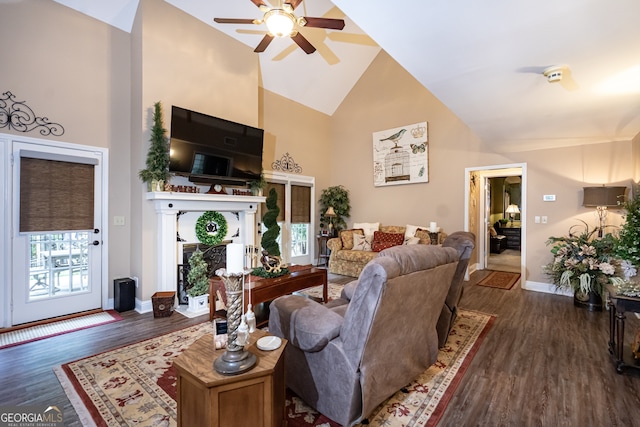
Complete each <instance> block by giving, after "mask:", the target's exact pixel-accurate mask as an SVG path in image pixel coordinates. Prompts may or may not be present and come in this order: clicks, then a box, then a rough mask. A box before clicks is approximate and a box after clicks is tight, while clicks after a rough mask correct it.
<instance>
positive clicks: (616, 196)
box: [582, 186, 627, 207]
mask: <svg viewBox="0 0 640 427" xmlns="http://www.w3.org/2000/svg"><path fill="white" fill-rule="evenodd" d="M583 189H584V198H583V200H582V206H585V207H597V206H607V207H615V206H618V202H619V203H622V202H624V194H625V192H626V190H627V187H605V186H602V187H584V188H583Z"/></svg>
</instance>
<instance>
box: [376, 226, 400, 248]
mask: <svg viewBox="0 0 640 427" xmlns="http://www.w3.org/2000/svg"><path fill="white" fill-rule="evenodd" d="M403 242H404V233H384V232H382V231H374V232H373V242H372V243H371V250H372V251H374V252H380V251H381V250H383V249H387V248H390V247H392V246H400V245H402V243H403Z"/></svg>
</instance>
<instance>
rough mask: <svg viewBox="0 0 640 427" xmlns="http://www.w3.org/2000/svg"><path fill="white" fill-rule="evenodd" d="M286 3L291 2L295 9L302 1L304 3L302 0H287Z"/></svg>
mask: <svg viewBox="0 0 640 427" xmlns="http://www.w3.org/2000/svg"><path fill="white" fill-rule="evenodd" d="M285 3H289V4H290V5H291V8H292V9H295V8H296V7H298V5H299V4H300V3H302V0H289V1H286V2H285Z"/></svg>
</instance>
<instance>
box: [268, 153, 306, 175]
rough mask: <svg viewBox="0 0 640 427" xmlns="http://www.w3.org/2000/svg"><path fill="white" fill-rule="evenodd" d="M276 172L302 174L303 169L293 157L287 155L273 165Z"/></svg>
mask: <svg viewBox="0 0 640 427" xmlns="http://www.w3.org/2000/svg"><path fill="white" fill-rule="evenodd" d="M271 168H272V169H273V170H274V171H282V172H291V173H302V167H301V166H300V165H299V164H297V163H296V162H295V160H293V157H291V156H290V155H289V153H286V154H285V155H284V156H282V158H281V159H280V160H276V161H275V162H273V163H271Z"/></svg>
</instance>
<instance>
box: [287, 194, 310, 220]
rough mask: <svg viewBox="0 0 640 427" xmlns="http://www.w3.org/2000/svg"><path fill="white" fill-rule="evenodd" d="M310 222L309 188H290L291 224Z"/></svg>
mask: <svg viewBox="0 0 640 427" xmlns="http://www.w3.org/2000/svg"><path fill="white" fill-rule="evenodd" d="M310 222H311V187H303V186H300V185H292V186H291V223H292V224H308V223H310Z"/></svg>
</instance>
